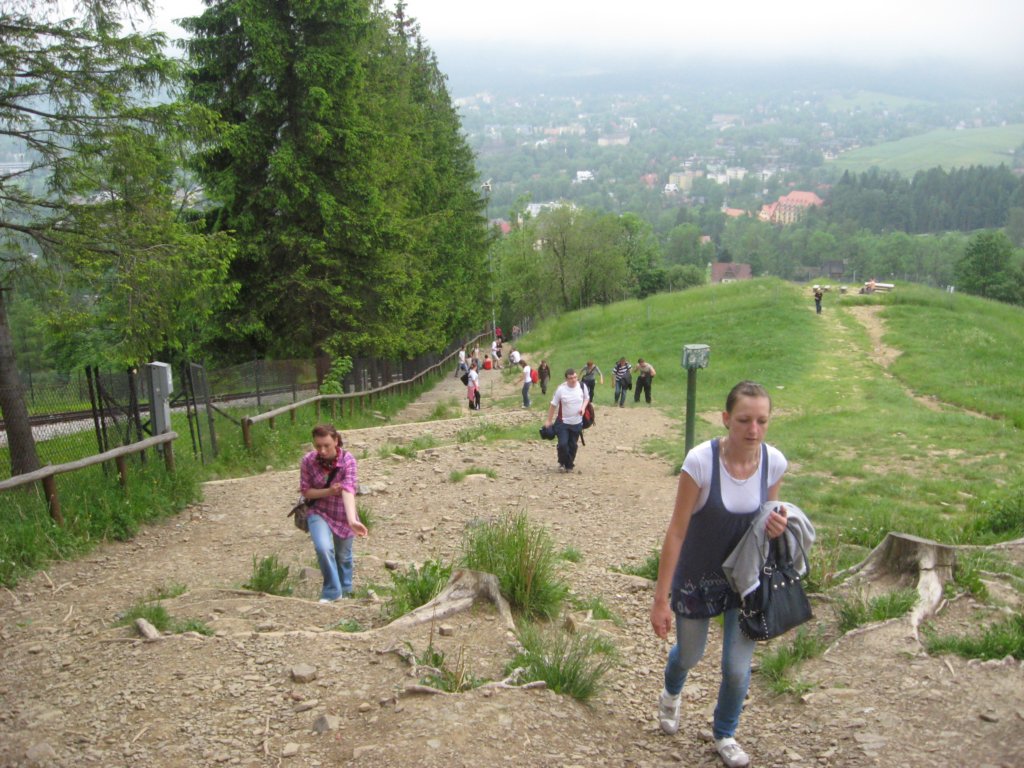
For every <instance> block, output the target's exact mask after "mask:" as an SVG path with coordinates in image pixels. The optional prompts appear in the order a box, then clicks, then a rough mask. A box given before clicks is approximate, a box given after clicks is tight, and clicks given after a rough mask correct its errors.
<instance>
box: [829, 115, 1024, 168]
mask: <svg viewBox="0 0 1024 768" xmlns="http://www.w3.org/2000/svg"><path fill="white" fill-rule="evenodd" d="M1022 143H1024V125H1021V124H1015V125H1004V126H997V127H989V128H966V129H964V130H952V129H949V128H938V129H935V130H933V131H928V132H927V133H923V134H921V135H920V136H910V137H907V138H905V139H899V140H898V141H889V142H886V143H884V144H875V145H873V146H870V147H861V148H860V149H855V150H851V151H850V152H846V153H844V154H843V155H842V156H841V157H839V158H837V159H835V160H831V161H828V163H827V165H828V166H830V167H832V168H835V169H836V170H837V171H838V172H839V173H842V172H843V171H850V172H851V173H863V172H865V171H867V170H869V169H871V168H873V167H877V168H878V169H880V170H882V171H897V172H899V173H900V174H901V175H903V176H905V177H907V178H910V177H912V176H913V175H914V174H915V173H916V172H917V171H926V170H928V169H929V168H934V167H936V166H940V167H942V168H945V169H946V170H950V169H952V168H966V167H969V166H972V165H999V164H1001V163H1005V164H1007V165H1011V164H1012V162H1013V154H1012V152H1013V150H1014V148H1015V147H1019V146H1020V145H1021V144H1022Z"/></svg>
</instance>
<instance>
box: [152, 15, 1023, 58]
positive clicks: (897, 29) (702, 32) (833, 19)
mask: <svg viewBox="0 0 1024 768" xmlns="http://www.w3.org/2000/svg"><path fill="white" fill-rule="evenodd" d="M387 2H388V3H389V4H390V5H391V6H392V7H393V6H394V0H387ZM157 3H158V7H160V8H161V11H160V16H161V17H162V19H164V20H166V19H169V18H176V17H180V16H189V15H196V14H199V13H202V10H203V5H202V3H201V2H200V0H157ZM406 5H407V7H408V12H409V15H411V16H413V17H414V18H416V19H417V20H418V21H419V23H420V28H421V30H422V32H423V36H424V38H425V39H426V41H427V42H428V44H429V45H430V46H431V47H432V48H433V49H434V50H436V51H437V52H438V54H439V56H440V57H441V59H442V63H443V59H444V53H445V50H446V49H450V48H451V46H453V45H454V44H457V43H460V44H461V43H474V44H478V45H481V46H486V47H488V48H489V49H492V50H494V51H496V52H499V53H501V54H503V55H505V56H507V55H509V54H513V53H514V51H515V50H516V48H517V47H528V46H537V45H540V46H558V48H559V49H562V50H565V49H566V48H579V49H581V50H583V51H590V52H595V53H596V52H600V51H601V50H603V49H614V50H622V49H633V50H642V51H646V52H649V53H653V52H658V51H664V52H665V53H666V54H670V53H675V54H678V55H680V56H688V55H707V54H712V55H714V54H719V55H722V56H729V57H753V58H761V59H763V58H766V57H770V58H781V57H792V56H800V57H806V56H815V57H816V56H820V55H823V54H824V55H828V56H830V57H833V58H836V59H842V60H845V61H851V60H852V61H868V62H878V63H891V62H893V61H899V60H901V59H907V58H920V57H933V56H934V57H940V58H943V59H971V60H973V61H976V62H988V63H990V64H993V65H997V66H1000V67H1004V66H1007V65H1011V66H1015V67H1017V68H1019V69H1022V70H1024V0H857V1H856V2H837V1H836V0H785V2H768V1H767V0H732V1H731V2H726V3H716V2H712V0H705V1H704V2H698V1H697V0H629V1H628V2H624V3H620V2H614V3H612V2H600V1H599V0H511V1H510V0H407V2H406ZM161 27H162V28H164V29H168V31H170V30H169V25H167V24H166V21H165V22H164V23H163V24H161Z"/></svg>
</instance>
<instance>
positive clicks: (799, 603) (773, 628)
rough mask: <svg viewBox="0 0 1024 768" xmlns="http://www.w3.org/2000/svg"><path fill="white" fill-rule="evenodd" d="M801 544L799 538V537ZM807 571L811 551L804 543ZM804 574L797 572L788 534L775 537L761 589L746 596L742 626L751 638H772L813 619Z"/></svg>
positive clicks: (741, 609) (741, 613) (806, 569)
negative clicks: (804, 583) (807, 551)
mask: <svg viewBox="0 0 1024 768" xmlns="http://www.w3.org/2000/svg"><path fill="white" fill-rule="evenodd" d="M797 546H798V547H799V546H800V544H799V540H797ZM800 556H801V557H802V558H803V562H804V575H805V576H806V575H807V574H808V573H809V572H810V571H809V569H810V564H809V563H808V562H807V555H806V554H805V553H804V551H803V547H800ZM802 578H803V577H802V576H801V575H800V574H799V573H798V572H797V568H796V565H795V564H794V562H793V556H792V554H791V553H790V552H789V546H788V545H787V543H786V534H785V533H783V534H782V535H781V536H779V537H778V538H775V539H772V540H771V542H770V543H769V547H768V557H767V558H765V561H764V565H762V566H761V576H760V583H759V584H758V585H757V589H755V590H754V591H753V592H751V593H750V594H749V595H747V596H746V597H745V598H743V605H742V606H741V607H740V629H741V630H742V631H743V634H744V635H746V636H747V637H749V638H750V639H751V640H771V639H772V638H773V637H778V636H779V635H781V634H783V633H784V632H788V631H789V630H791V629H793V628H794V627H797V626H799V625H801V624H803V623H804V622H805V621H808V620H810V619H811V604H810V602H809V601H808V600H807V595H806V594H805V593H804V585H803V582H802Z"/></svg>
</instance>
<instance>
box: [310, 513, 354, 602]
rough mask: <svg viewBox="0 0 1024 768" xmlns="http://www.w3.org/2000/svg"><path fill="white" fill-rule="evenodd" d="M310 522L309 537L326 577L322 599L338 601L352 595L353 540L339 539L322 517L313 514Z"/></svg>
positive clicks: (321, 571)
mask: <svg viewBox="0 0 1024 768" xmlns="http://www.w3.org/2000/svg"><path fill="white" fill-rule="evenodd" d="M308 520H309V536H310V538H311V539H313V548H314V549H315V550H316V560H317V562H318V563H319V564H320V573H322V574H323V577H324V588H323V589H322V590H321V591H320V599H321V600H337V599H338V598H339V597H343V596H345V595H350V594H352V565H353V560H352V539H351V538H349V539H342V538H339V537H338V536H337V535H335V533H334V531H332V530H331V528H330V526H329V525H327V521H326V520H324V519H323V518H322V517H320V515H317V514H311V515H310V516H309V518H308Z"/></svg>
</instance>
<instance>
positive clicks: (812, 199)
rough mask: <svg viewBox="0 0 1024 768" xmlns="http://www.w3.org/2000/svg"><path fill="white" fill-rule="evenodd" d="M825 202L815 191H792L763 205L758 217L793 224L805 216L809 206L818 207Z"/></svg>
mask: <svg viewBox="0 0 1024 768" xmlns="http://www.w3.org/2000/svg"><path fill="white" fill-rule="evenodd" d="M824 204H825V201H824V200H822V199H821V198H820V197H818V196H817V195H816V194H814V193H813V192H799V191H797V192H790V193H789V194H788V195H783V196H782V197H780V198H779V199H778V200H776V201H775V202H774V203H768V204H767V205H765V206H763V207H762V208H761V213H759V214H758V218H760V219H761V220H762V221H769V222H771V223H772V224H792V223H793V222H795V221H797V220H798V219H799V218H800V217H801V216H803V215H804V214H805V213H806V212H807V209H808V208H812V207H813V208H817V207H820V206H822V205H824Z"/></svg>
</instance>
